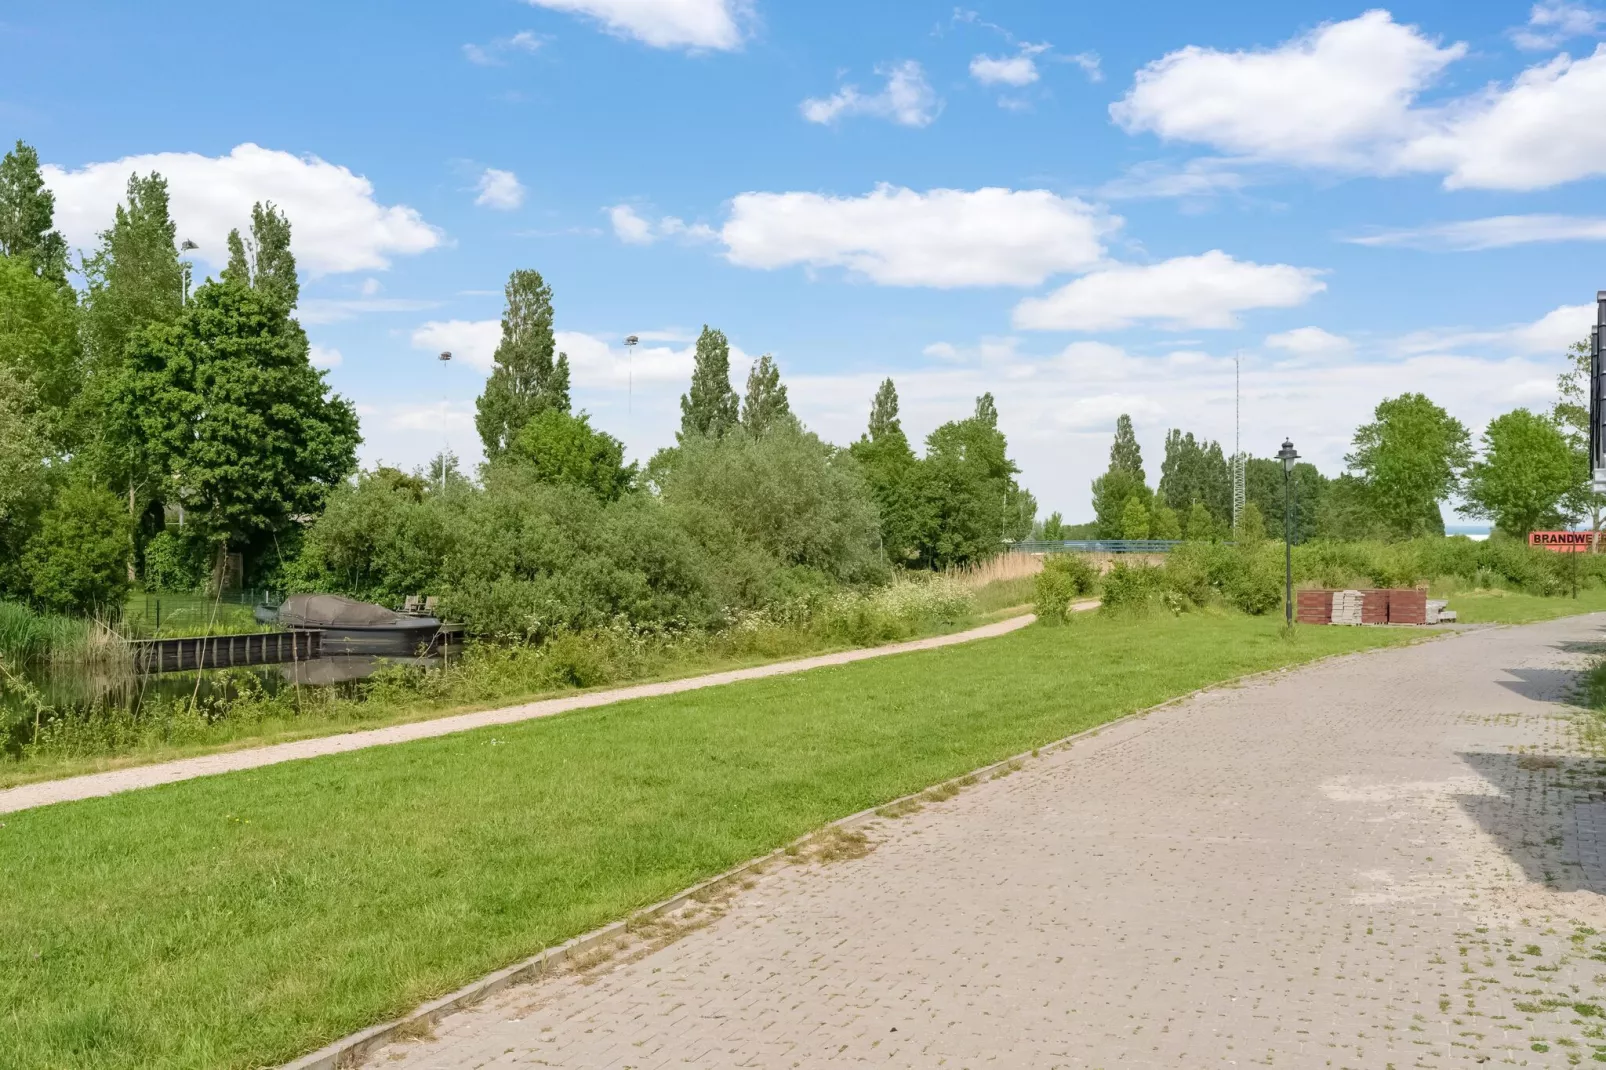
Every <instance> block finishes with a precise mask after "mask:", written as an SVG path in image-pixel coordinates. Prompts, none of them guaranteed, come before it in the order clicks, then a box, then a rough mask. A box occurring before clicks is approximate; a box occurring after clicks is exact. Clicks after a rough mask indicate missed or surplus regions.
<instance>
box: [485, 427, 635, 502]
mask: <svg viewBox="0 0 1606 1070" xmlns="http://www.w3.org/2000/svg"><path fill="white" fill-rule="evenodd" d="M508 455H509V456H510V457H511V458H514V459H516V460H518V461H520V462H522V463H523V464H525V465H527V466H528V468H529V470H530V471H531V472H532V473H533V474H534V475H535V477H536V479H538V480H540V481H541V482H543V483H567V484H569V485H571V486H576V487H584V488H585V489H586V490H589V491H591V493H593V494H595V495H596V496H597V497H598V498H601V499H602V500H603V501H605V502H611V501H613V500H614V499H616V498H618V497H619V496H620V495H622V494H624V493H625V491H627V490H629V489H630V485H631V483H632V482H633V481H634V480H635V477H636V466H635V465H633V464H632V465H628V466H627V465H626V464H625V463H624V456H625V447H624V443H622V442H620V441H619V440H618V439H616V438H614V437H613V436H612V435H609V434H606V433H605V432H602V431H597V430H594V429H593V428H592V426H591V422H590V418H589V417H587V416H586V414H585V413H583V412H582V413H580V414H579V415H578V416H574V415H571V414H569V413H566V412H560V411H559V410H557V409H547V410H546V411H545V412H543V413H541V414H540V415H538V416H536V417H535V418H534V419H533V420H531V421H530V422H529V423H527V424H525V425H524V427H523V428H522V429H521V430H520V431H519V434H518V437H517V438H515V439H514V440H513V443H512V445H511V446H509V448H508Z"/></svg>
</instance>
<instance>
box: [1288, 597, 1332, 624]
mask: <svg viewBox="0 0 1606 1070" xmlns="http://www.w3.org/2000/svg"><path fill="white" fill-rule="evenodd" d="M1294 619H1295V620H1296V621H1298V622H1299V623H1300V624H1331V623H1333V592H1332V591H1296V592H1295V593H1294Z"/></svg>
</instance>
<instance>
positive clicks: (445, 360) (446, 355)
mask: <svg viewBox="0 0 1606 1070" xmlns="http://www.w3.org/2000/svg"><path fill="white" fill-rule="evenodd" d="M451 360H452V351H451V350H449V349H448V350H445V351H444V352H442V353H441V356H440V361H441V370H442V371H445V370H446V368H447V366H448V365H449V364H450V363H451ZM443 383H444V380H443ZM441 401H442V403H443V405H444V403H445V401H446V391H445V389H444V386H443V389H442V390H441ZM446 416H447V414H446V411H445V409H444V407H443V408H442V410H441V425H442V430H445V424H446ZM444 441H445V445H444V446H443V447H442V448H441V494H443V495H444V494H445V493H446V455H447V454H448V453H451V452H452V436H451V433H450V432H448V433H447V434H446V435H445V436H444Z"/></svg>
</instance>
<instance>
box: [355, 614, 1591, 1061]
mask: <svg viewBox="0 0 1606 1070" xmlns="http://www.w3.org/2000/svg"><path fill="white" fill-rule="evenodd" d="M1603 628H1606V615H1597V616H1594V617H1588V618H1575V619H1573V620H1571V621H1564V622H1557V623H1550V624H1541V625H1533V626H1529V627H1525V628H1514V629H1496V630H1488V631H1481V632H1475V633H1470V634H1465V635H1462V636H1459V637H1456V638H1453V639H1449V640H1445V641H1441V642H1434V643H1427V644H1423V645H1420V646H1415V647H1410V648H1407V649H1402V650H1394V651H1386V652H1380V653H1374V654H1368V655H1361V656H1355V657H1349V658H1345V659H1341V660H1336V661H1331V662H1326V663H1323V664H1321V665H1317V666H1314V667H1312V668H1309V669H1306V670H1302V671H1299V672H1294V673H1288V674H1284V675H1280V676H1277V677H1272V678H1269V679H1265V680H1261V681H1257V682H1254V683H1251V684H1249V685H1246V686H1244V687H1240V688H1229V689H1224V690H1221V691H1217V692H1214V693H1212V694H1209V695H1205V696H1202V697H1200V698H1197V699H1194V700H1190V701H1188V702H1186V703H1183V704H1180V705H1177V706H1174V707H1170V708H1167V709H1164V710H1161V711H1158V712H1155V713H1152V714H1150V715H1148V716H1146V717H1143V718H1139V719H1133V720H1129V721H1127V722H1123V723H1122V724H1119V725H1116V726H1112V727H1110V728H1108V729H1106V730H1105V731H1104V732H1102V733H1101V734H1099V735H1098V736H1097V737H1095V738H1091V739H1083V740H1082V741H1079V742H1077V743H1074V744H1073V745H1071V746H1069V747H1067V748H1065V749H1063V750H1056V751H1050V752H1045V753H1044V754H1043V755H1042V756H1040V757H1038V758H1035V759H1033V760H1031V761H1029V762H1027V763H1026V764H1025V766H1024V768H1023V769H1022V770H1020V771H1019V772H1017V773H1015V774H1014V775H1011V776H1008V777H1006V778H1003V779H998V780H992V781H989V782H985V783H981V784H978V785H976V786H975V787H972V788H970V789H968V790H967V791H965V792H963V793H961V794H959V795H958V796H956V797H954V798H951V799H948V800H945V801H940V802H931V803H928V804H927V805H925V806H924V808H922V809H920V810H919V811H918V812H915V813H912V814H909V815H907V816H902V817H895V818H886V819H881V820H878V821H877V822H876V823H875V824H874V825H872V826H871V827H870V828H869V829H868V834H869V847H870V850H869V853H868V854H864V855H863V856H862V857H848V858H845V859H843V860H838V861H832V862H824V863H822V862H818V861H813V862H808V863H806V864H795V865H779V866H776V867H774V868H772V869H771V870H770V871H769V872H767V873H766V874H764V875H763V876H761V877H759V878H758V879H757V880H756V881H755V882H753V883H752V884H751V885H750V886H749V887H747V888H746V889H744V890H741V891H738V892H737V893H736V894H734V895H733V896H732V897H731V898H730V899H728V900H725V901H716V902H713V903H710V904H708V905H707V906H705V907H703V908H701V909H700V911H699V912H696V913H695V914H694V916H689V917H684V918H681V919H679V920H680V929H679V931H678V932H676V931H669V930H660V931H658V932H655V933H647V934H645V936H646V937H649V938H650V937H656V938H657V939H656V942H655V943H644V944H639V945H637V946H634V947H628V948H621V949H619V951H618V953H617V955H616V957H614V958H613V959H612V960H611V961H608V962H600V963H595V964H593V965H591V967H590V968H589V969H580V970H576V971H575V972H572V973H570V974H568V975H566V976H563V977H560V978H555V979H552V980H548V981H545V982H541V983H537V984H533V985H528V986H523V987H518V988H514V989H510V990H507V991H505V992H503V993H501V994H499V995H497V996H495V997H492V998H491V999H489V1000H487V1001H486V1002H485V1003H483V1004H481V1005H479V1006H478V1007H475V1008H473V1009H471V1010H468V1011H464V1012H461V1013H459V1014H457V1015H454V1016H452V1017H450V1018H448V1019H446V1020H445V1021H443V1022H442V1023H441V1024H440V1025H439V1026H438V1027H437V1029H436V1032H435V1034H434V1035H433V1036H430V1037H426V1038H421V1039H416V1040H410V1041H407V1042H401V1043H397V1044H394V1045H392V1046H391V1047H389V1048H386V1049H384V1050H382V1051H380V1052H378V1053H377V1054H375V1055H374V1056H372V1057H371V1058H370V1061H369V1063H368V1065H370V1066H396V1067H437V1068H444V1067H452V1068H459V1067H490V1066H497V1067H501V1066H532V1065H533V1066H561V1067H617V1068H625V1067H635V1068H642V1070H645V1068H650V1067H652V1068H655V1067H682V1066H698V1067H735V1066H744V1067H745V1066H762V1067H813V1066H827V1065H829V1066H837V1065H848V1064H862V1065H874V1066H885V1067H906V1066H907V1067H938V1066H941V1067H956V1068H959V1067H984V1066H991V1067H1085V1068H1091V1067H1106V1068H1113V1067H1118V1066H1119V1067H1150V1066H1165V1067H1196V1066H1247V1065H1269V1066H1285V1067H1329V1066H1330V1067H1340V1068H1343V1067H1350V1068H1355V1070H1362V1068H1368V1070H1384V1068H1386V1067H1396V1068H1401V1070H1403V1068H1405V1067H1442V1066H1462V1065H1468V1066H1474V1065H1483V1064H1489V1065H1528V1066H1566V1065H1580V1064H1593V1063H1594V1062H1595V1061H1596V1059H1597V1054H1596V1052H1597V1050H1599V1051H1603V1052H1606V1037H1603V1029H1602V1025H1603V1024H1606V1017H1603V1012H1606V905H1603V898H1602V896H1601V894H1600V893H1601V892H1603V891H1606V850H1603V839H1606V801H1602V800H1606V792H1603V791H1602V790H1601V789H1602V788H1603V787H1606V763H1601V762H1598V761H1596V760H1593V759H1588V758H1585V757H1584V756H1583V755H1584V753H1585V752H1584V750H1583V748H1582V746H1581V741H1580V739H1579V736H1578V733H1577V730H1576V724H1575V722H1573V721H1572V720H1571V719H1570V718H1569V715H1568V713H1567V711H1566V709H1565V708H1564V707H1563V706H1561V705H1559V704H1558V701H1557V700H1559V699H1561V698H1563V697H1564V696H1565V695H1566V694H1567V693H1568V690H1569V688H1570V686H1571V680H1572V674H1571V672H1570V671H1569V670H1570V669H1571V668H1572V667H1575V666H1577V665H1578V664H1579V663H1580V662H1581V660H1582V658H1583V657H1584V655H1585V653H1586V652H1587V651H1588V650H1590V649H1594V648H1593V646H1592V644H1595V643H1597V642H1599V641H1601V640H1603V639H1606V632H1603ZM847 846H848V847H850V848H851V847H852V846H853V845H852V844H848V845H847ZM839 853H845V854H847V855H849V856H852V855H854V854H859V853H860V851H856V850H852V849H849V850H847V851H845V852H839ZM1596 930H1601V932H1599V933H1597V932H1596ZM677 937H678V938H677ZM1599 1058H1600V1061H1603V1062H1606V1055H1602V1056H1600V1057H1599Z"/></svg>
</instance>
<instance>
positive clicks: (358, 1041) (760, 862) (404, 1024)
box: [279, 600, 1480, 1070]
mask: <svg viewBox="0 0 1606 1070" xmlns="http://www.w3.org/2000/svg"><path fill="white" fill-rule="evenodd" d="M1097 606H1098V602H1097V601H1096V600H1095V601H1091V602H1088V603H1078V604H1076V605H1075V606H1074V607H1073V608H1074V609H1075V610H1076V611H1077V612H1081V611H1083V610H1088V609H1095V608H1097ZM1476 630H1480V629H1476V628H1467V629H1457V630H1455V631H1438V632H1433V633H1430V634H1427V635H1423V636H1422V637H1421V638H1420V639H1416V640H1413V641H1411V642H1410V643H1406V644H1402V645H1403V646H1414V645H1415V644H1416V643H1421V642H1432V641H1437V640H1441V639H1450V638H1454V637H1455V636H1457V635H1466V634H1469V633H1470V632H1473V631H1476ZM1392 649H1396V648H1394V647H1374V648H1373V649H1371V650H1350V651H1345V652H1344V653H1340V654H1328V655H1326V656H1324V657H1320V658H1313V659H1311V660H1310V661H1305V662H1301V663H1300V664H1298V665H1292V666H1290V665H1284V666H1279V667H1277V668H1274V669H1262V670H1261V671H1259V672H1254V673H1247V674H1245V675H1243V676H1236V677H1233V678H1231V679H1229V680H1218V681H1216V682H1215V683H1212V684H1207V685H1205V686H1204V687H1200V688H1195V689H1194V690H1193V691H1190V692H1188V693H1187V694H1185V695H1178V696H1177V697H1175V698H1169V699H1166V700H1165V701H1164V702H1159V703H1156V704H1155V705H1153V706H1148V707H1145V708H1143V709H1141V710H1133V711H1132V712H1131V713H1126V714H1122V715H1121V716H1119V717H1115V718H1112V719H1111V720H1108V721H1105V722H1103V723H1102V724H1097V725H1094V726H1093V727H1091V728H1084V729H1083V730H1082V731H1080V732H1075V733H1073V734H1071V735H1069V736H1065V737H1063V738H1061V739H1057V740H1054V741H1053V742H1050V743H1045V744H1043V745H1041V746H1039V747H1034V748H1032V749H1031V750H1028V751H1023V752H1021V753H1020V754H1016V755H1012V756H1011V757H1008V758H1004V759H1002V760H1000V761H996V762H992V763H991V764H988V765H984V766H982V767H980V768H978V769H974V770H972V771H970V772H968V773H964V774H962V775H960V776H956V777H950V778H949V779H947V780H943V781H939V782H938V783H936V784H933V785H929V786H927V787H925V788H922V789H920V790H919V791H916V792H911V793H910V794H908V795H904V796H902V797H900V798H897V799H889V800H888V801H886V802H883V803H877V804H876V805H875V806H872V807H870V808H868V809H865V810H860V811H859V812H858V813H855V814H849V815H848V816H847V817H843V818H839V819H837V820H835V821H830V822H827V823H826V824H824V825H822V826H820V828H817V829H812V830H810V831H809V832H807V833H805V834H804V835H802V836H800V837H798V838H797V839H795V840H793V841H791V842H790V843H788V844H785V845H784V846H781V847H778V848H776V849H775V850H773V851H771V852H769V853H768V854H765V855H760V856H759V857H758V858H754V859H749V860H748V861H746V862H743V863H741V864H740V865H738V866H736V867H734V868H732V869H728V870H726V871H725V872H723V873H721V874H719V875H717V876H714V877H710V878H709V879H708V880H705V881H702V882H701V883H698V884H694V885H692V886H691V887H690V888H686V889H685V890H683V891H681V892H678V893H676V894H675V895H674V896H671V897H670V898H668V899H665V900H662V901H660V902H658V903H654V904H653V905H652V906H649V907H646V908H644V909H642V910H638V911H633V912H632V913H631V914H630V915H629V916H628V917H625V918H623V919H621V920H619V921H616V922H613V923H611V924H609V925H605V926H603V927H602V928H600V929H594V930H592V931H591V932H589V933H583V934H581V935H580V936H577V937H574V938H573V939H572V940H568V941H566V942H565V943H562V944H559V945H558V946H557V947H554V948H548V949H546V950H544V951H541V952H538V953H537V954H535V955H532V956H530V957H529V958H527V959H524V960H523V961H521V962H516V963H514V964H513V965H511V966H507V967H504V968H503V969H500V970H497V971H496V972H494V973H490V974H487V975H486V976H484V977H481V978H479V979H478V980H476V981H471V982H469V983H468V984H466V985H464V986H463V987H462V988H459V989H457V990H456V991H455V992H450V993H448V994H446V995H444V996H441V997H440V998H438V999H435V1000H431V1001H430V1002H428V1003H425V1004H422V1005H421V1006H419V1007H417V1008H416V1009H414V1010H413V1011H411V1012H409V1013H408V1014H405V1015H403V1016H402V1017H400V1018H396V1019H393V1020H391V1021H388V1022H382V1023H380V1024H379V1025H374V1026H369V1027H368V1028H367V1029H363V1030H360V1031H358V1032H356V1033H352V1034H350V1035H349V1036H346V1037H342V1038H341V1039H339V1040H336V1041H334V1042H333V1043H331V1044H328V1045H326V1046H324V1047H322V1048H319V1049H318V1050H317V1051H314V1052H311V1053H309V1054H307V1055H303V1056H301V1057H300V1058H299V1059H296V1060H294V1061H292V1062H288V1063H284V1064H282V1066H281V1067H280V1068H279V1070H349V1068H352V1067H356V1066H358V1065H359V1064H360V1063H361V1062H362V1060H363V1059H364V1058H366V1057H367V1056H368V1055H370V1054H371V1053H373V1052H375V1051H377V1050H378V1049H380V1048H382V1047H384V1046H385V1045H386V1044H389V1043H390V1042H391V1041H393V1040H398V1039H401V1038H402V1037H404V1036H410V1035H414V1036H415V1035H417V1034H418V1033H419V1032H420V1031H422V1030H425V1029H428V1028H430V1027H433V1026H434V1025H435V1023H437V1022H439V1021H440V1020H441V1019H443V1018H445V1017H447V1016H448V1015H450V1014H452V1013H453V1012H455V1011H459V1010H464V1009H467V1008H469V1007H472V1006H474V1005H475V1004H477V1003H480V1002H482V1001H483V1000H485V999H486V998H488V997H490V996H492V995H494V994H496V993H497V992H500V991H502V990H503V989H505V988H510V987H512V986H513V985H519V984H529V983H532V982H536V981H539V980H541V979H543V978H544V977H546V976H547V975H548V974H550V973H554V972H556V971H557V970H558V969H560V968H561V967H562V966H563V965H564V964H565V963H566V962H569V961H571V960H573V959H577V958H579V957H581V956H583V955H584V954H586V953H587V952H589V951H591V950H592V949H594V948H597V947H600V946H602V945H604V944H608V943H611V942H612V941H615V940H617V939H619V938H621V937H624V936H626V935H628V934H629V932H630V929H631V927H632V926H634V925H638V924H640V923H641V922H642V921H652V920H654V919H657V918H659V917H661V916H663V915H665V914H670V913H673V912H674V911H677V910H680V909H682V908H683V907H685V906H687V905H688V904H690V903H692V902H694V901H697V900H698V899H699V897H701V896H704V895H706V893H708V892H711V891H714V890H716V889H718V888H720V887H721V886H722V885H726V884H731V883H736V882H739V881H741V880H742V879H744V878H746V877H748V876H756V875H758V874H759V873H762V872H764V871H766V870H767V869H769V867H770V866H771V865H772V864H774V863H776V862H780V861H784V860H787V859H788V858H789V857H790V856H789V852H792V853H795V852H796V850H797V849H798V848H800V847H802V846H803V845H805V844H806V843H807V842H808V841H809V840H811V839H813V838H814V837H816V836H818V835H819V834H820V833H821V832H823V831H825V830H826V829H833V828H835V829H842V830H844V831H852V830H854V829H857V828H859V827H860V826H862V825H868V824H871V823H872V822H875V821H882V820H889V819H888V818H887V817H886V816H885V815H883V814H881V813H879V812H878V811H882V810H887V809H895V808H896V807H898V806H899V805H900V804H907V803H915V802H922V801H923V800H921V796H922V795H924V794H925V793H926V792H928V791H932V790H934V789H936V790H941V789H943V788H950V787H951V788H953V789H955V791H954V793H955V794H957V793H958V790H962V789H964V788H967V787H971V786H974V785H976V784H978V783H984V782H986V781H987V780H990V779H992V778H993V776H994V774H1004V775H1008V774H1009V773H1014V772H1017V771H1019V770H1021V769H1022V767H1023V766H1024V765H1025V763H1027V762H1029V761H1031V760H1032V759H1033V758H1036V757H1039V756H1041V755H1044V754H1048V753H1049V752H1051V751H1062V750H1067V749H1069V748H1070V747H1072V746H1073V745H1075V744H1076V743H1078V742H1080V741H1081V740H1084V739H1092V738H1094V737H1096V736H1098V735H1099V733H1101V732H1103V731H1106V730H1107V729H1111V728H1114V727H1116V726H1117V725H1121V724H1124V723H1126V722H1128V721H1133V720H1140V719H1142V718H1145V717H1147V716H1148V715H1149V714H1151V713H1154V712H1157V711H1159V710H1164V709H1169V708H1171V707H1174V706H1179V705H1181V704H1183V703H1185V702H1189V701H1191V700H1193V699H1196V698H1198V697H1199V696H1201V695H1204V694H1208V693H1209V692H1212V691H1218V690H1221V689H1223V688H1229V687H1241V686H1243V685H1244V684H1247V683H1252V682H1254V681H1256V680H1259V679H1261V678H1263V677H1272V676H1278V675H1281V674H1283V673H1287V672H1291V671H1294V670H1296V669H1306V668H1310V667H1312V666H1315V665H1320V664H1323V663H1325V662H1329V661H1336V660H1338V659H1340V658H1352V657H1366V656H1368V655H1372V654H1379V653H1382V652H1384V651H1387V650H1392ZM924 801H929V800H924Z"/></svg>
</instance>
